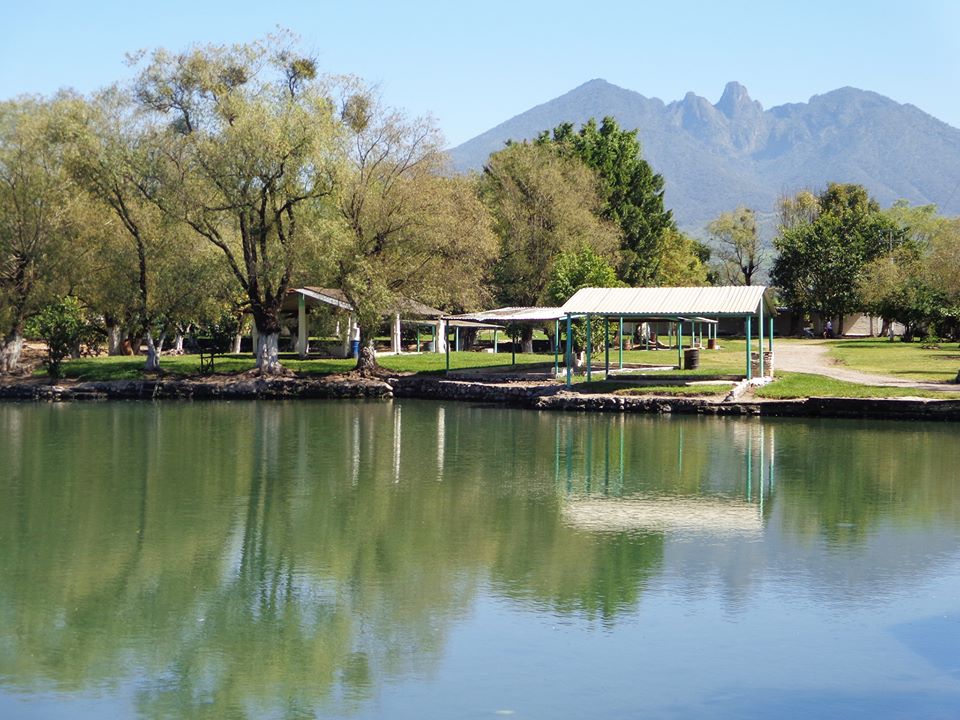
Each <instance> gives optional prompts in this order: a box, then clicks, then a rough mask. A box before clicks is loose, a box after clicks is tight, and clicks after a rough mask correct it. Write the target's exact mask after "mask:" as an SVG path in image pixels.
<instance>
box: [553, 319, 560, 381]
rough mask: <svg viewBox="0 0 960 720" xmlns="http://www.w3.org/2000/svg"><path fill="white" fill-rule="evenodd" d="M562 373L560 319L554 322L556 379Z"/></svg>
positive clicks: (554, 369) (554, 374)
mask: <svg viewBox="0 0 960 720" xmlns="http://www.w3.org/2000/svg"><path fill="white" fill-rule="evenodd" d="M559 373H560V319H559V318H558V319H557V320H555V321H554V325H553V377H554V379H556V377H557V375H558V374H559Z"/></svg>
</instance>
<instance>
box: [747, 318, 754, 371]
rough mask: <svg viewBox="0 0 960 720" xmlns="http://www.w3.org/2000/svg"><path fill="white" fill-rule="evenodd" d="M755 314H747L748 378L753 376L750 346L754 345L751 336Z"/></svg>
mask: <svg viewBox="0 0 960 720" xmlns="http://www.w3.org/2000/svg"><path fill="white" fill-rule="evenodd" d="M752 322H753V315H747V380H750V379H751V378H752V377H753V368H751V367H750V346H751V345H753V338H752V337H751V336H750V333H751V331H752V330H753V327H752Z"/></svg>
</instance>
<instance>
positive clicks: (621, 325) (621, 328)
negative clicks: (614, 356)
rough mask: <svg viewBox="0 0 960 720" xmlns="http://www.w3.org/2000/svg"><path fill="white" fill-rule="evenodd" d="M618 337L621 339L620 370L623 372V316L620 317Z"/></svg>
mask: <svg viewBox="0 0 960 720" xmlns="http://www.w3.org/2000/svg"><path fill="white" fill-rule="evenodd" d="M617 337H618V338H620V342H619V343H618V344H619V345H620V369H621V370H623V315H621V316H620V330H619V332H618V333H617Z"/></svg>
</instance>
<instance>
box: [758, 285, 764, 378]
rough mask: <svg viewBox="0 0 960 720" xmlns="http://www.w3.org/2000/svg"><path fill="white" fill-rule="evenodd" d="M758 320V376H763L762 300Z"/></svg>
mask: <svg viewBox="0 0 960 720" xmlns="http://www.w3.org/2000/svg"><path fill="white" fill-rule="evenodd" d="M759 320H760V321H759V322H758V323H757V324H758V325H759V326H760V327H758V328H757V339H758V341H759V342H758V345H759V347H758V348H757V349H758V350H759V351H760V352H759V355H760V365H759V369H760V377H764V375H765V374H764V372H763V302H762V301H761V302H760V318H759Z"/></svg>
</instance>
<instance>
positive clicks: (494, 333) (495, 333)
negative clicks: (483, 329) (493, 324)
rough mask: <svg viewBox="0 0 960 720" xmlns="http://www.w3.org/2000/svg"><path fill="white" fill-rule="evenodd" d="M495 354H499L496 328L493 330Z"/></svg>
mask: <svg viewBox="0 0 960 720" xmlns="http://www.w3.org/2000/svg"><path fill="white" fill-rule="evenodd" d="M493 354H494V355H496V354H497V330H496V328H494V330H493Z"/></svg>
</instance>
